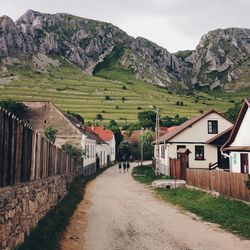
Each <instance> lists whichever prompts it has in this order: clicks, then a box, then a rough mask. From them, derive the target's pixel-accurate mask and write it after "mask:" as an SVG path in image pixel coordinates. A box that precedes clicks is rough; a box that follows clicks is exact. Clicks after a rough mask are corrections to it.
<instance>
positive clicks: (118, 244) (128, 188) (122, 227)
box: [63, 167, 250, 250]
mask: <svg viewBox="0 0 250 250" xmlns="http://www.w3.org/2000/svg"><path fill="white" fill-rule="evenodd" d="M86 194H87V196H86V198H87V199H86V200H85V202H83V203H82V204H81V205H80V206H79V209H80V208H82V209H83V211H84V212H83V214H82V215H83V216H84V218H85V215H86V220H85V219H84V218H83V217H81V216H82V215H81V214H79V217H77V220H79V221H80V222H81V223H82V222H86V223H83V225H84V224H85V225H86V228H85V226H83V227H82V231H80V236H79V237H81V240H79V244H78V247H77V248H70V247H69V248H63V249H76V250H78V249H87V250H141V249H149V250H151V249H152V250H158V249H161V250H162V249H164V250H165V249H166V250H168V249H169V250H171V249H199V250H208V249H209V250H214V249H216V250H223V249H225V250H231V249H232V250H238V249H239V250H248V249H250V241H243V240H240V239H239V238H237V237H236V236H234V235H233V234H231V233H228V232H226V231H224V230H222V229H220V228H218V227H217V226H216V225H214V224H210V223H205V222H202V221H199V220H195V219H194V218H192V217H191V216H190V215H186V214H184V213H182V212H180V211H179V210H178V209H176V208H175V207H174V206H172V205H170V204H167V203H165V202H163V201H161V200H159V199H157V198H156V197H155V196H154V195H153V194H152V193H151V191H150V190H149V189H148V188H147V187H145V186H144V185H142V184H140V183H137V182H136V181H134V180H133V178H132V177H131V174H130V173H125V174H124V173H121V174H120V173H119V171H118V169H117V167H113V168H111V169H108V170H107V171H105V172H104V173H103V174H101V175H100V176H98V177H97V179H96V180H94V181H93V182H92V183H91V185H90V186H88V190H87V193H86ZM77 220H76V221H77ZM70 227H72V228H74V227H75V228H76V227H77V225H76V224H75V222H74V218H73V220H72V224H71V226H70ZM70 227H69V228H68V229H69V230H68V233H69V235H71V234H72V233H71V229H70ZM84 235H85V237H84ZM72 241H74V240H69V243H70V242H72ZM68 246H70V244H69V245H68Z"/></svg>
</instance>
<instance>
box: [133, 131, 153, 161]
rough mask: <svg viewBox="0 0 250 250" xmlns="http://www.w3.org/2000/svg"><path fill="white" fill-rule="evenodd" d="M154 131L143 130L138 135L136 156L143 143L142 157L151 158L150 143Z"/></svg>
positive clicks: (151, 149)
mask: <svg viewBox="0 0 250 250" xmlns="http://www.w3.org/2000/svg"><path fill="white" fill-rule="evenodd" d="M154 135H155V134H154V132H152V131H150V130H146V131H144V132H143V134H142V135H140V136H139V138H138V139H139V140H138V141H139V143H138V147H137V151H138V153H137V154H138V156H139V155H140V150H141V146H142V144H143V156H144V157H143V158H144V159H145V160H151V159H152V156H153V153H154V148H153V146H152V145H151V144H152V142H153V139H154Z"/></svg>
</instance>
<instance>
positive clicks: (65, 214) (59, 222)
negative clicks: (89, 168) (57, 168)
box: [17, 175, 94, 250]
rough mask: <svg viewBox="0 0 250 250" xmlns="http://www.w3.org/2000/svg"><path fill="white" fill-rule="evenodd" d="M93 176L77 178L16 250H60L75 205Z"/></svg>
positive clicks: (81, 197)
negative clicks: (61, 198)
mask: <svg viewBox="0 0 250 250" xmlns="http://www.w3.org/2000/svg"><path fill="white" fill-rule="evenodd" d="M93 178H94V175H93V176H89V177H84V176H80V177H77V178H76V179H75V180H74V181H73V182H72V183H71V184H70V185H69V187H68V194H67V195H66V196H65V197H64V198H63V200H62V201H60V202H59V203H58V204H57V205H56V207H55V208H53V209H52V210H50V211H49V212H48V213H47V215H45V217H44V218H42V219H41V220H40V221H39V223H38V226H37V227H36V228H35V229H33V230H32V231H31V233H30V235H29V236H28V237H26V239H25V241H24V243H23V244H22V245H20V246H19V247H18V248H17V250H34V249H36V250H48V249H60V240H61V237H62V236H63V233H64V231H65V229H66V227H67V225H68V223H69V221H70V218H71V216H72V215H73V213H74V211H75V209H76V207H77V205H78V204H79V203H80V202H81V201H82V199H83V196H84V189H85V185H86V183H87V182H88V181H89V180H91V179H93Z"/></svg>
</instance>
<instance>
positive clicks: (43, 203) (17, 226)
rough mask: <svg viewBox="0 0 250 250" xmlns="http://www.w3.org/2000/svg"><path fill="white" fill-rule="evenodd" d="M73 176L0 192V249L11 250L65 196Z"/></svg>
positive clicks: (31, 183) (27, 184)
mask: <svg viewBox="0 0 250 250" xmlns="http://www.w3.org/2000/svg"><path fill="white" fill-rule="evenodd" d="M72 180H73V176H72V175H70V174H67V175H55V176H52V177H47V178H43V179H40V180H35V181H32V182H27V183H22V184H18V185H15V186H9V187H4V188H0V249H2V250H7V249H8V250H9V249H14V248H15V247H16V246H17V245H19V244H20V243H22V242H23V241H24V238H25V235H29V232H30V231H31V229H32V228H34V227H36V226H37V224H38V221H39V220H40V219H41V218H42V217H43V216H44V215H45V214H46V213H47V212H48V211H49V210H50V209H51V208H53V207H54V206H56V204H57V203H58V201H59V200H61V199H62V198H63V197H64V196H65V195H66V194H67V185H68V184H69V183H70V182H72Z"/></svg>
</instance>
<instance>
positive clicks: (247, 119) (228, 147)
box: [222, 99, 250, 174]
mask: <svg viewBox="0 0 250 250" xmlns="http://www.w3.org/2000/svg"><path fill="white" fill-rule="evenodd" d="M222 149H223V151H224V152H225V154H226V155H227V156H228V157H229V162H230V171H231V172H234V173H248V174H250V99H245V101H244V103H243V105H242V107H241V110H240V113H239V115H238V118H237V120H236V123H235V125H234V127H233V130H232V132H231V135H230V137H229V139H228V141H227V142H226V143H225V145H224V146H223V148H222Z"/></svg>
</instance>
